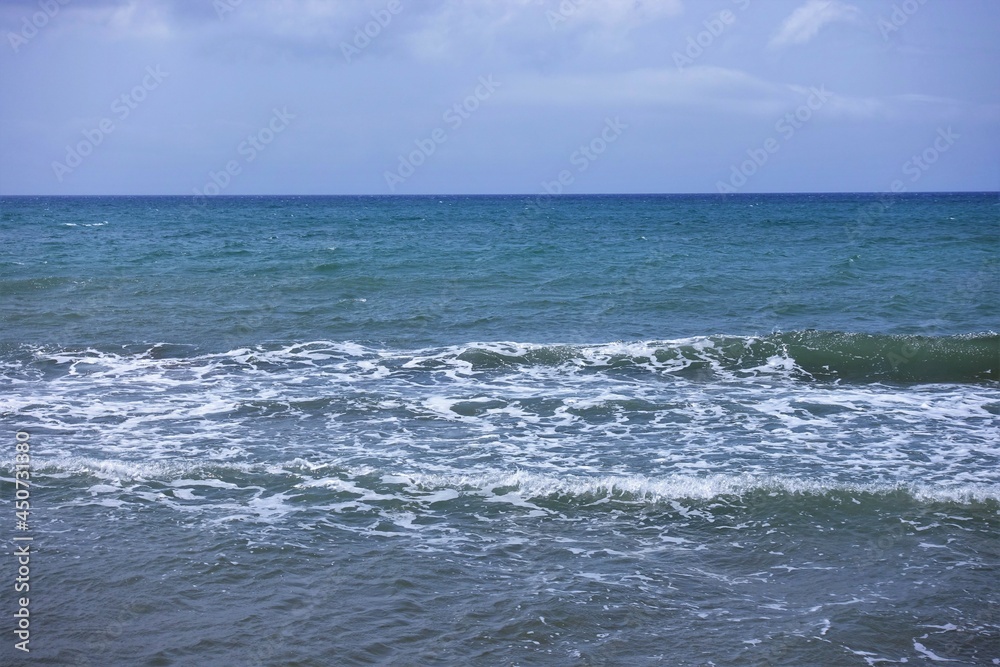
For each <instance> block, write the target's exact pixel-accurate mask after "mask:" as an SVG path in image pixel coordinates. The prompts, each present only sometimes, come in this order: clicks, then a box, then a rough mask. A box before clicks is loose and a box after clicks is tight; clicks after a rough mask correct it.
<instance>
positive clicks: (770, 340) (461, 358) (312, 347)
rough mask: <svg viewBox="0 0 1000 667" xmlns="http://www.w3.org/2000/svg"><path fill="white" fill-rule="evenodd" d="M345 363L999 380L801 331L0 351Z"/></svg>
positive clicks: (985, 360) (115, 360)
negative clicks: (407, 345) (383, 344)
mask: <svg viewBox="0 0 1000 667" xmlns="http://www.w3.org/2000/svg"><path fill="white" fill-rule="evenodd" d="M352 363H353V364H356V365H358V366H359V367H361V368H364V367H366V366H367V365H370V364H371V363H377V364H379V365H382V366H383V367H384V368H386V370H389V371H405V372H413V371H420V370H439V369H441V368H446V367H454V366H460V367H462V368H464V369H465V370H467V371H471V372H489V371H515V372H517V371H518V370H521V369H525V368H529V367H564V368H567V369H569V370H592V371H599V372H600V371H610V372H615V371H629V370H645V371H656V372H659V373H666V374H674V375H677V376H680V377H687V378H691V379H712V378H713V377H715V376H718V375H720V374H722V375H725V376H728V377H737V378H738V377H750V376H760V375H773V376H780V375H784V376H788V377H791V378H795V379H799V380H844V381H850V382H883V381H890V382H904V383H979V382H990V381H994V382H995V381H997V380H1000V334H996V333H994V332H985V333H970V334H962V335H953V336H921V335H886V334H868V333H849V332H836V331H815V330H806V331H792V332H788V333H774V334H770V335H764V336H728V335H713V336H699V337H692V338H684V339H677V340H664V341H639V342H615V343H602V344H593V345H586V344H584V345H580V344H572V345H570V344H567V345H558V344H556V345H553V344H534V343H518V342H480V343H469V344H466V345H458V346H449V347H443V348H428V349H420V350H398V349H385V348H379V347H375V346H366V345H362V344H359V343H354V342H332V341H312V342H306V343H295V344H289V343H271V344H267V345H259V346H254V347H248V348H239V349H235V350H229V351H226V352H222V353H213V354H202V353H200V352H199V350H198V348H197V347H195V346H191V345H183V344H166V343H160V344H157V345H153V346H152V347H149V346H148V345H145V346H140V345H132V346H119V347H117V348H116V349H108V350H101V349H97V348H51V347H38V346H33V347H29V346H6V347H0V364H2V367H3V368H6V369H7V370H14V369H16V367H20V368H21V369H22V370H23V368H24V367H25V366H34V367H35V368H39V369H41V368H45V369H51V370H57V368H55V367H60V366H62V367H63V368H68V369H70V370H71V372H72V373H73V374H76V373H78V372H79V373H82V372H85V371H86V369H87V368H88V367H92V368H105V369H106V368H108V367H119V368H120V369H125V370H127V369H129V368H131V369H137V368H146V369H148V368H149V367H150V365H162V366H164V367H166V366H170V367H174V368H176V367H177V365H178V364H180V365H183V366H187V367H189V368H191V369H195V370H196V369H197V368H198V367H204V366H213V367H215V366H221V367H226V366H228V367H232V368H237V367H252V368H254V369H266V368H288V367H294V366H295V365H309V366H325V365H330V364H334V365H336V364H341V365H343V364H347V365H348V366H349V365H350V364H352ZM12 367H14V368H12ZM345 370H350V369H349V368H345Z"/></svg>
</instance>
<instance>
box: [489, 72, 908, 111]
mask: <svg viewBox="0 0 1000 667" xmlns="http://www.w3.org/2000/svg"><path fill="white" fill-rule="evenodd" d="M817 89H819V90H822V91H823V98H824V101H823V104H822V108H821V109H819V110H818V111H817V113H818V115H820V116H825V117H828V118H851V119H866V118H871V117H877V116H882V117H884V116H885V115H886V114H887V113H888V107H887V105H886V103H885V102H884V101H882V100H879V99H874V98H858V97H848V96H844V95H841V94H838V93H835V92H833V91H827V90H826V89H825V87H823V86H819V87H818V88H817V87H815V86H810V87H807V86H800V85H795V84H787V83H776V82H771V81H766V80H764V79H761V78H758V77H755V76H753V75H752V74H748V73H746V72H743V71H741V70H737V69H729V68H725V67H714V66H694V67H688V68H685V69H683V70H677V69H675V68H662V69H651V68H645V69H637V70H632V71H629V72H624V73H614V74H610V73H605V74H592V75H566V76H544V77H543V76H537V75H536V76H532V77H525V78H522V79H521V80H518V81H513V82H511V84H510V87H509V89H508V90H507V92H506V93H505V94H504V99H505V100H506V99H509V100H511V101H513V102H517V103H521V104H532V105H536V104H537V105H559V104H566V105H572V106H581V105H603V106H617V107H619V108H622V109H625V108H634V107H636V106H645V105H654V106H659V105H662V106H669V107H689V108H695V109H705V110H713V111H721V112H724V113H727V114H735V115H745V116H755V117H758V118H762V119H767V118H780V117H781V116H782V115H783V114H785V113H787V112H789V111H793V110H795V109H796V108H797V107H798V106H800V105H802V104H804V103H806V101H807V100H809V99H810V97H811V96H813V94H814V91H815V90H817Z"/></svg>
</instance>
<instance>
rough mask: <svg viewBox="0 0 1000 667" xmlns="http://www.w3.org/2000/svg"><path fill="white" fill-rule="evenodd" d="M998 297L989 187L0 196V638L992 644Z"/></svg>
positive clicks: (238, 647) (124, 649) (60, 654)
mask: <svg viewBox="0 0 1000 667" xmlns="http://www.w3.org/2000/svg"><path fill="white" fill-rule="evenodd" d="M998 331H1000V196H998V194H997V193H995V192H994V193H954V194H898V195H885V194H795V195H752V194H737V195H627V196H618V195H607V196H561V197H550V196H414V197H403V196H398V197H382V196H358V197H350V196H342V197H322V196H315V197H310V196H260V197H255V196H246V197H224V196H219V197H209V198H192V197H152V196H150V197H142V196H137V197H3V198H0V476H2V478H3V484H2V488H3V492H2V498H0V526H2V528H0V531H2V534H3V536H4V537H3V544H4V546H3V554H2V555H0V558H2V564H0V577H2V581H0V590H2V591H3V593H2V594H0V606H2V610H3V612H2V614H0V618H2V619H3V620H2V621H0V640H2V646H0V663H2V664H5V665H19V664H31V665H60V666H63V665H73V666H91V665H92V666H101V667H104V666H117V665H122V666H128V667H132V666H151V667H153V666H155V667H168V666H175V665H176V666H188V665H213V666H216V665H221V666H228V665H233V666H238V667H259V666H286V667H287V666H296V667H306V666H320V665H332V666H335V667H340V666H353V665H403V666H409V665H414V666H424V665H427V666H439V665H440V666H452V665H457V666H466V665H468V666H493V665H511V666H513V665H523V666H529V665H559V666H561V665H565V666H598V665H600V666H604V665H608V666H612V665H627V666H645V665H669V666H678V665H688V666H697V667H714V666H717V667H723V666H740V667H742V666H757V665H760V666H765V665H794V666H809V665H820V666H827V665H829V666H842V665H843V666H851V665H859V666H864V665H880V666H881V665H895V664H908V665H925V664H931V663H938V662H942V663H947V664H949V665H998V664H1000V428H998V427H1000V334H998ZM25 554H30V555H25ZM24 586H27V587H28V588H24ZM25 610H27V611H25ZM25 649H27V650H25Z"/></svg>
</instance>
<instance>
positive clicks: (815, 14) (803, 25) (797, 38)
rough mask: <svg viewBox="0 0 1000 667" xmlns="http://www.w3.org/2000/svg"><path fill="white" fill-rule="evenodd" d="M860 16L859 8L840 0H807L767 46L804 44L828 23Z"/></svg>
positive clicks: (848, 20)
mask: <svg viewBox="0 0 1000 667" xmlns="http://www.w3.org/2000/svg"><path fill="white" fill-rule="evenodd" d="M860 16H861V10H860V9H858V8H857V7H855V6H854V5H848V4H845V3H843V2H840V0H808V1H807V2H806V3H805V4H804V5H802V6H801V7H799V8H798V9H796V10H795V11H794V12H792V13H791V15H790V16H789V17H788V18H786V19H785V21H784V23H782V24H781V28H779V29H778V32H777V33H775V35H774V36H773V37H772V38H771V41H770V42H768V47H769V48H772V49H776V48H780V47H783V46H788V45H789V44H805V43H806V42H808V41H809V40H810V39H812V38H813V37H815V36H816V33H818V32H819V30H820V28H822V27H823V26H825V25H827V24H828V23H836V22H838V21H846V22H851V21H856V20H857V19H858V18H860Z"/></svg>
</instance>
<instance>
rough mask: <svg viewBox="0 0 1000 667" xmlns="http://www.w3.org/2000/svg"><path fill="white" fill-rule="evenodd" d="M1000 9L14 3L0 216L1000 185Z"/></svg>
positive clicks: (950, 3) (895, 2)
mask: <svg viewBox="0 0 1000 667" xmlns="http://www.w3.org/2000/svg"><path fill="white" fill-rule="evenodd" d="M998 28H1000V1H998V0H419V1H418V0H336V1H330V2H321V1H319V0H132V1H128V0H0V36H2V43H0V195H33V194H53V195H60V194H62V195H104V194H171V195H203V196H215V195H220V194H222V195H245V194H375V195H380V194H400V195H411V194H503V193H512V194H515V193H516V194H542V193H549V194H560V193H563V194H589V193H702V192H704V193H714V192H746V193H758V192H887V191H897V192H919V191H970V190H971V191H996V190H1000V39H997V30H998Z"/></svg>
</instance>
